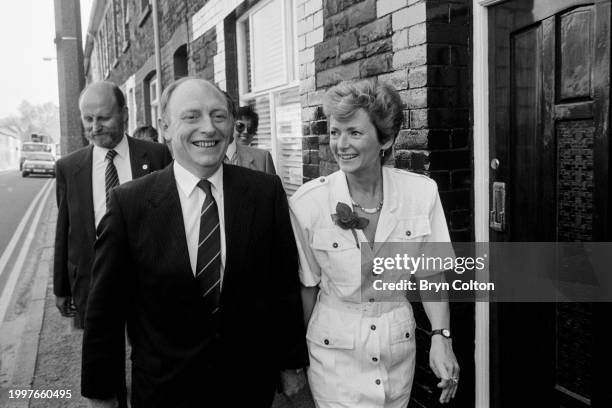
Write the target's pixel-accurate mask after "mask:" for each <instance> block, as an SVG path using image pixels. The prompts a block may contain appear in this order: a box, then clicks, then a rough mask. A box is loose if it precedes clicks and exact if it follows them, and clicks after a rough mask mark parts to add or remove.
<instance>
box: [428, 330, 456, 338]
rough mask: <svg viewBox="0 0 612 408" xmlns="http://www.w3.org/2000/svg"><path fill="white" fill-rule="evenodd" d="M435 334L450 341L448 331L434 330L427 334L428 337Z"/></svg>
mask: <svg viewBox="0 0 612 408" xmlns="http://www.w3.org/2000/svg"><path fill="white" fill-rule="evenodd" d="M436 334H439V335H440V336H442V337H444V338H447V339H450V338H451V332H450V330H449V329H436V330H432V331H431V333H429V336H430V337H433V336H435V335H436Z"/></svg>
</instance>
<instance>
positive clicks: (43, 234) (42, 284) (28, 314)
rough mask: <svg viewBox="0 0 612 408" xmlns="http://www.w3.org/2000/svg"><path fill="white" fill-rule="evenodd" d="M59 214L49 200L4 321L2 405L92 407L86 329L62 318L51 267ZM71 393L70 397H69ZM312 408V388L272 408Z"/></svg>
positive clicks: (280, 398) (0, 375)
mask: <svg viewBox="0 0 612 408" xmlns="http://www.w3.org/2000/svg"><path fill="white" fill-rule="evenodd" d="M56 217H57V208H56V206H55V201H54V200H53V199H49V200H48V201H47V203H46V205H45V208H44V210H43V213H42V217H41V221H40V225H39V227H38V229H37V231H36V237H35V239H34V241H33V243H32V246H31V248H30V251H29V254H28V256H27V261H26V262H25V264H24V267H23V270H22V271H21V273H20V276H19V281H18V283H17V286H16V288H15V292H14V294H13V296H12V300H11V303H10V304H11V306H10V308H9V309H8V311H7V315H6V317H5V320H4V322H2V326H1V330H0V347H1V349H0V407H2V408H4V407H6V408H55V407H61V408H77V407H88V406H89V405H88V403H87V400H86V399H85V398H83V397H81V395H80V367H81V343H82V335H83V332H82V331H81V330H78V329H75V328H74V327H73V325H72V319H68V318H64V317H62V316H61V315H60V314H59V312H58V311H57V309H56V307H55V297H54V295H53V276H52V267H53V240H54V235H55V219H56ZM128 381H129V380H128ZM18 390H19V391H20V390H32V392H35V391H38V392H39V393H41V392H42V396H41V395H38V398H36V394H32V396H31V397H30V398H14V397H15V396H16V395H17V394H16V391H18ZM47 391H49V392H47ZM55 391H57V392H55ZM28 392H29V391H28ZM11 394H12V395H11ZM19 394H22V393H21V392H20V393H19ZM68 394H70V398H67V396H68ZM61 395H63V396H64V398H61V397H60V396H61ZM11 396H13V398H11ZM230 406H231V404H230V403H228V407H230ZM313 407H314V404H313V403H312V399H311V397H310V392H309V390H308V389H306V390H303V391H302V392H300V393H299V394H298V395H297V396H295V397H293V398H291V399H289V398H287V397H285V396H282V395H277V397H276V399H275V401H274V404H273V408H313Z"/></svg>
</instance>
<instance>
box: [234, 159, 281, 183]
mask: <svg viewBox="0 0 612 408" xmlns="http://www.w3.org/2000/svg"><path fill="white" fill-rule="evenodd" d="M223 171H225V172H229V175H230V176H231V179H232V180H239V181H241V182H244V183H248V184H252V183H264V184H274V182H275V179H277V178H278V177H277V176H275V175H273V174H269V173H264V172H262V171H259V170H253V169H250V168H248V167H242V166H236V165H233V164H228V165H225V167H224V169H223Z"/></svg>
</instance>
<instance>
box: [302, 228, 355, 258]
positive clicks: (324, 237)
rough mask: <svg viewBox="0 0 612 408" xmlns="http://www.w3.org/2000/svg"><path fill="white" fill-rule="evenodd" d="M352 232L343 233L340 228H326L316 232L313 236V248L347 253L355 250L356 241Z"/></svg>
mask: <svg viewBox="0 0 612 408" xmlns="http://www.w3.org/2000/svg"><path fill="white" fill-rule="evenodd" d="M347 233H348V235H349V236H351V235H352V234H351V232H350V231H348V230H347V231H343V230H340V229H339V228H333V229H332V228H326V229H319V230H315V231H314V233H313V234H312V248H314V249H318V250H320V251H330V252H333V251H346V250H347V249H352V248H355V247H356V245H357V244H355V239H354V238H353V239H351V238H350V237H347V236H346V235H347Z"/></svg>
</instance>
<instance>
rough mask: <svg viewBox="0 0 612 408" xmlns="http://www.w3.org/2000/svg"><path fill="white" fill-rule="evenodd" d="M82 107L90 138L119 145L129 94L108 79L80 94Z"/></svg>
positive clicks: (83, 119) (88, 137) (99, 143)
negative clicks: (127, 95)
mask: <svg viewBox="0 0 612 408" xmlns="http://www.w3.org/2000/svg"><path fill="white" fill-rule="evenodd" d="M79 109H80V110H81V121H82V122H83V128H84V129H85V135H86V137H87V139H89V140H90V141H92V142H93V143H94V144H95V145H97V146H100V147H104V148H107V149H112V148H114V147H115V146H117V144H118V143H119V142H120V141H121V139H122V138H123V134H124V132H125V130H124V126H125V123H126V121H127V116H128V111H127V107H126V106H125V97H124V96H123V92H121V89H119V87H118V86H117V85H115V84H113V83H112V82H107V81H100V82H94V83H92V84H90V85H88V86H87V87H86V88H85V89H84V90H83V92H81V96H80V97H79Z"/></svg>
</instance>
